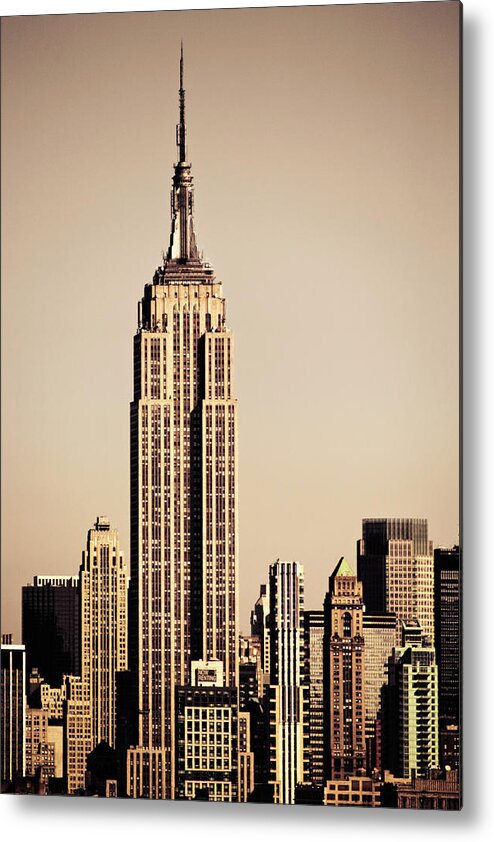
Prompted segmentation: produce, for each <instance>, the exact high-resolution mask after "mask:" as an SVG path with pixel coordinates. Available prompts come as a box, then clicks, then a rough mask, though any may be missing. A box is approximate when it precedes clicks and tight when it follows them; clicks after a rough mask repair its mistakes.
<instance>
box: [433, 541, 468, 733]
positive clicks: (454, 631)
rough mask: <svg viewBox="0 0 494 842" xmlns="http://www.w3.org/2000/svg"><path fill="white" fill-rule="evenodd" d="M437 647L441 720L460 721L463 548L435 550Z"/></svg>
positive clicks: (457, 722) (453, 722) (438, 548)
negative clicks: (461, 555) (461, 575)
mask: <svg viewBox="0 0 494 842" xmlns="http://www.w3.org/2000/svg"><path fill="white" fill-rule="evenodd" d="M434 619H435V644H436V657H437V667H438V675H439V718H440V719H441V720H443V721H448V722H450V723H452V724H459V721H460V672H461V667H460V661H461V580H460V548H459V547H452V548H451V549H445V548H443V547H437V548H436V549H435V550H434Z"/></svg>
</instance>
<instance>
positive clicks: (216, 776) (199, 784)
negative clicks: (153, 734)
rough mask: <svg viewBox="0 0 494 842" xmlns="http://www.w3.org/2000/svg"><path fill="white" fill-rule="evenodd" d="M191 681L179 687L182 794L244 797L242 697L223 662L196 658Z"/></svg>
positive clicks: (229, 798) (192, 797)
mask: <svg viewBox="0 0 494 842" xmlns="http://www.w3.org/2000/svg"><path fill="white" fill-rule="evenodd" d="M191 673H192V674H191V679H190V680H191V683H190V685H189V686H186V687H177V689H176V696H177V699H176V716H177V751H176V753H175V759H176V792H175V797H176V798H182V799H187V800H204V801H238V800H239V789H238V784H239V769H238V755H239V740H238V736H239V733H238V730H239V729H238V695H237V689H236V688H235V687H225V686H224V683H223V664H222V662H221V661H193V662H192V664H191Z"/></svg>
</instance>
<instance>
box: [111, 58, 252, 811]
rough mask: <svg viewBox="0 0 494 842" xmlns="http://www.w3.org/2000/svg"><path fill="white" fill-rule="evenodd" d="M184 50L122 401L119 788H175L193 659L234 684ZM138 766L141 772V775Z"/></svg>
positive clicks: (220, 311) (231, 423) (220, 339)
mask: <svg viewBox="0 0 494 842" xmlns="http://www.w3.org/2000/svg"><path fill="white" fill-rule="evenodd" d="M183 79H184V63H183V51H182V54H181V57H180V92H179V103H180V112H179V115H180V116H179V123H178V126H177V157H178V161H177V163H176V164H175V172H174V176H173V182H172V191H171V234H170V242H169V247H168V251H167V253H166V256H165V258H164V261H163V264H162V265H161V266H159V267H158V269H157V270H156V272H155V274H154V278H153V280H152V283H150V284H147V285H146V286H145V289H144V296H143V298H142V300H141V302H140V304H139V315H138V328H137V333H136V335H135V337H134V400H133V402H132V404H131V411H130V426H131V448H130V450H131V456H130V459H131V581H130V593H129V654H130V669H131V671H132V674H133V676H134V692H135V698H134V705H135V710H136V717H135V721H136V729H135V734H134V738H135V743H136V745H135V746H134V747H133V748H132V749H131V750H130V751H129V754H128V760H127V776H128V784H127V787H128V792H129V794H130V795H134V796H141V797H142V796H143V797H151V798H173V797H174V793H175V782H174V773H173V770H174V767H175V688H176V687H178V686H180V687H183V686H186V685H190V682H191V676H190V663H191V660H192V659H194V660H201V659H202V660H206V661H209V660H212V659H213V660H219V661H221V662H222V664H223V674H224V684H225V686H226V687H232V688H233V687H235V688H236V687H237V686H238V682H237V663H236V638H237V634H236V630H237V594H236V565H237V544H236V540H237V539H236V534H237V504H236V499H237V455H236V454H237V405H236V400H235V397H234V389H233V337H232V334H231V332H230V331H229V330H228V329H227V328H226V324H225V300H224V298H223V295H222V288H221V283H220V282H219V281H218V280H216V278H215V276H214V273H213V269H212V267H211V266H210V265H209V263H206V262H204V261H203V260H202V258H201V257H200V256H199V252H198V250H197V246H196V240H195V234H194V226H193V181H192V175H191V165H190V163H189V162H188V161H187V147H186V129H185V91H184V87H183ZM141 771H142V773H141Z"/></svg>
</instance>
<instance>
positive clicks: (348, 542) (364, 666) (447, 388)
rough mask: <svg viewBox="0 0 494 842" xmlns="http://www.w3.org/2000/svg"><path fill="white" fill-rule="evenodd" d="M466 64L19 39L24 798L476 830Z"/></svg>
mask: <svg viewBox="0 0 494 842" xmlns="http://www.w3.org/2000/svg"><path fill="white" fill-rule="evenodd" d="M460 44H461V5H460V4H459V3H457V2H437V3H435V2H432V3H405V4H392V3H391V4H376V5H358V4H356V5H348V6H342V5H339V6H330V5H329V6H324V7H312V8H311V7H300V8H298V7H293V8H266V9H239V10H211V11H202V12H192V11H187V12H186V11H183V12H151V13H128V14H121V15H116V14H99V15H61V16H52V17H43V16H39V17H36V16H33V17H27V18H23V17H18V18H16V17H11V18H5V19H3V21H2V78H3V96H2V146H3V156H4V157H3V161H4V170H3V194H2V210H3V218H4V223H3V243H4V249H3V254H4V258H3V272H2V274H3V305H4V306H3V313H4V320H3V336H4V353H3V377H4V393H3V395H4V397H3V406H2V414H3V426H4V438H3V486H4V516H3V530H2V542H3V547H2V549H3V553H2V558H3V565H2V583H3V588H2V599H3V600H4V602H3V611H2V631H3V632H4V633H3V634H2V771H1V776H2V792H4V793H31V794H37V795H47V796H49V795H55V794H57V795H70V796H81V795H82V796H84V795H86V796H88V795H98V796H102V797H118V798H127V799H137V798H139V799H180V800H203V801H227V802H264V803H272V804H286V805H290V804H291V805H294V804H305V805H311V806H319V807H320V808H324V807H328V806H346V807H369V808H383V807H394V808H415V809H439V810H458V809H460V806H461V792H460V769H461V751H460V745H461V711H460V690H461V686H460V644H461V628H460V615H461V612H460V607H461V578H460V576H461V574H460V571H461V549H460V546H461V545H460V514H459V282H460V274H459V254H460V238H459V230H460V229H459V218H460V205H459V186H460V181H459V178H460V176H459V167H460V145H459V137H460V132H459V126H460V111H459V109H460V72H461V67H460ZM227 302H228V307H227ZM136 305H137V306H136ZM129 403H130V411H129ZM129 491H130V494H129ZM129 502H130V505H129ZM81 552H82V558H81ZM79 559H81V560H80V562H79Z"/></svg>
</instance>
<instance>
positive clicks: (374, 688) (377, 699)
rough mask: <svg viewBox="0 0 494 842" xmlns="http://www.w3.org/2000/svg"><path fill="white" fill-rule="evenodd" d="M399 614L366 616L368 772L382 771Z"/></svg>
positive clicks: (365, 661) (365, 657) (367, 614)
mask: <svg viewBox="0 0 494 842" xmlns="http://www.w3.org/2000/svg"><path fill="white" fill-rule="evenodd" d="M396 626H397V622H396V614H369V613H367V612H364V616H363V630H364V642H365V647H364V664H365V682H364V695H365V743H366V752H367V769H368V770H369V771H372V770H373V769H380V768H381V767H382V745H381V731H382V702H383V688H384V687H385V685H386V683H387V681H388V661H389V658H390V657H391V655H392V652H393V647H394V646H395V645H396Z"/></svg>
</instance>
